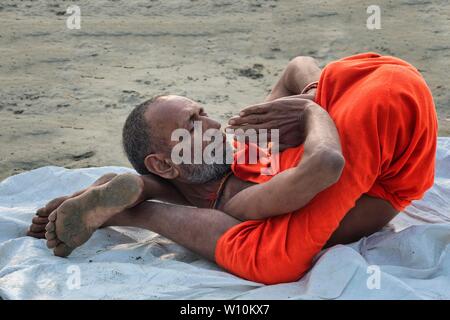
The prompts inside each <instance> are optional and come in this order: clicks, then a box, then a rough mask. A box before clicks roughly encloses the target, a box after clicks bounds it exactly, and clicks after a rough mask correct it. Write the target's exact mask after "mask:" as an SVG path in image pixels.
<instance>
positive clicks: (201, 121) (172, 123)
mask: <svg viewBox="0 0 450 320" xmlns="http://www.w3.org/2000/svg"><path fill="white" fill-rule="evenodd" d="M146 119H147V121H149V123H150V126H151V128H152V134H153V135H157V136H158V137H159V139H160V142H161V144H162V145H163V146H167V147H166V148H165V150H164V154H165V156H166V160H167V161H170V162H171V163H172V164H173V166H175V167H176V168H177V169H178V171H179V173H180V175H179V177H178V179H179V180H180V181H184V182H188V183H204V182H207V181H210V180H216V179H218V178H221V177H222V176H223V175H224V174H226V173H227V172H228V171H229V170H230V165H229V164H226V161H223V163H222V164H220V163H212V164H211V163H210V164H207V163H204V161H202V163H201V164H195V163H194V161H193V159H194V153H195V152H197V153H198V152H199V151H200V149H199V148H195V144H196V143H197V144H198V145H200V143H201V156H202V159H203V160H205V159H204V157H203V155H204V150H205V148H206V147H207V146H208V145H209V144H211V143H213V142H214V139H212V141H206V140H204V139H202V136H201V135H199V134H198V133H199V129H200V128H201V132H202V133H205V132H207V130H209V132H214V133H215V134H216V135H218V134H220V137H221V143H222V142H225V143H224V144H223V146H224V149H223V150H220V152H221V154H223V160H225V156H226V152H230V148H231V146H230V145H229V144H228V143H226V140H225V134H224V133H223V132H222V131H221V130H220V127H221V125H220V123H219V122H217V121H215V120H213V119H211V118H209V117H208V115H207V113H206V112H205V110H204V109H203V108H202V107H201V106H199V105H198V104H197V103H196V102H195V101H192V100H190V99H188V98H185V97H181V96H175V95H169V96H163V97H160V98H159V99H158V100H157V102H156V104H155V105H154V106H153V107H152V108H149V110H148V111H147V112H146ZM177 129H185V132H188V134H189V139H190V146H191V156H192V159H191V161H190V162H189V163H182V164H174V163H173V161H172V160H173V159H171V151H172V148H173V147H174V146H176V145H177V144H178V143H179V141H178V140H175V141H172V133H173V132H174V131H175V130H177ZM199 140H200V142H199ZM227 149H228V150H227Z"/></svg>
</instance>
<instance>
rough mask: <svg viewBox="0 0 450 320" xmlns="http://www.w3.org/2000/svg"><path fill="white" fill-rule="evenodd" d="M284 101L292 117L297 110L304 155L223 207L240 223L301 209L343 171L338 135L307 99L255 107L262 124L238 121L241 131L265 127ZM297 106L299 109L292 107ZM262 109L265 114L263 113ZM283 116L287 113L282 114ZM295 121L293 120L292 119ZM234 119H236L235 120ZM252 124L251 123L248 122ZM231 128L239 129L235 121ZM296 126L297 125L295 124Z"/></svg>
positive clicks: (327, 120) (327, 119)
mask: <svg viewBox="0 0 450 320" xmlns="http://www.w3.org/2000/svg"><path fill="white" fill-rule="evenodd" d="M287 101H289V103H290V107H289V108H288V109H289V110H291V112H292V115H291V118H292V117H294V115H295V114H298V113H299V112H300V109H301V111H302V112H303V113H304V115H303V117H302V119H299V121H301V120H303V121H304V124H303V126H304V127H305V131H306V139H305V142H304V153H303V157H302V160H301V161H300V163H299V164H298V166H296V167H294V168H291V169H288V170H285V171H283V172H281V173H279V174H277V175H276V176H274V177H273V178H272V179H271V180H269V181H268V182H266V183H262V184H259V185H255V186H252V187H250V188H247V189H245V190H243V191H241V192H239V193H238V194H237V195H235V196H234V197H233V198H231V200H230V201H229V202H228V203H227V204H226V205H225V207H224V211H225V212H226V213H228V214H230V215H232V216H234V217H236V218H238V219H240V220H248V219H263V218H268V217H271V216H276V215H280V214H284V213H287V212H291V211H293V210H297V209H300V208H302V207H303V206H305V205H306V204H307V203H308V202H309V201H311V199H312V198H314V197H315V196H316V194H318V193H319V192H321V191H322V190H324V189H326V188H328V187H329V186H331V185H332V184H334V183H335V182H337V180H338V179H339V177H340V175H341V172H342V170H343V168H344V164H345V160H344V157H343V156H342V152H341V146H340V142H339V135H338V132H337V130H336V127H335V125H334V123H333V121H332V120H331V118H330V116H329V115H328V113H327V112H326V111H325V110H324V109H323V108H322V107H320V106H319V105H317V104H315V103H314V102H312V101H310V100H305V99H300V98H291V99H289V100H287V99H286V98H284V99H279V100H277V101H275V102H271V103H266V104H264V105H263V106H259V109H258V108H255V110H256V112H257V114H258V117H259V118H260V120H261V122H262V124H248V121H247V120H242V123H247V124H245V125H243V127H245V128H249V127H253V128H255V129H258V128H263V127H267V126H264V124H267V123H271V124H272V125H273V127H275V128H276V127H277V125H276V124H274V122H273V120H272V121H271V120H270V119H271V118H272V119H276V117H277V115H279V112H280V110H287V109H283V108H284V107H283V106H282V104H285V103H286V102H287ZM293 103H294V104H295V103H296V104H297V105H298V108H299V110H297V111H296V110H295V108H292V104H293ZM264 110H266V111H267V113H263V111H264ZM284 115H285V116H286V117H289V114H287V113H284ZM294 118H295V117H294ZM237 120H238V119H237ZM250 122H252V121H250ZM237 123H238V124H237V125H235V126H233V128H239V127H241V126H240V125H239V123H240V122H239V120H238V121H237ZM299 126H301V125H300V124H299Z"/></svg>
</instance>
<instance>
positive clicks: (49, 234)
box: [45, 231, 56, 240]
mask: <svg viewBox="0 0 450 320" xmlns="http://www.w3.org/2000/svg"><path fill="white" fill-rule="evenodd" d="M45 239H47V240H53V239H56V233H54V232H48V231H47V232H46V233H45Z"/></svg>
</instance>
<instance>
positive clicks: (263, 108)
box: [239, 102, 272, 117]
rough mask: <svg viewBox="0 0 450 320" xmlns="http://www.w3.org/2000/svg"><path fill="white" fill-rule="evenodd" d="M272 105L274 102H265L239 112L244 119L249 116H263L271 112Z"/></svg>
mask: <svg viewBox="0 0 450 320" xmlns="http://www.w3.org/2000/svg"><path fill="white" fill-rule="evenodd" d="M271 105H272V102H264V103H260V104H255V105H251V106H248V107H245V108H244V109H242V110H241V111H240V112H239V116H241V117H243V116H246V115H249V114H263V113H266V112H268V111H269V110H270V106H271Z"/></svg>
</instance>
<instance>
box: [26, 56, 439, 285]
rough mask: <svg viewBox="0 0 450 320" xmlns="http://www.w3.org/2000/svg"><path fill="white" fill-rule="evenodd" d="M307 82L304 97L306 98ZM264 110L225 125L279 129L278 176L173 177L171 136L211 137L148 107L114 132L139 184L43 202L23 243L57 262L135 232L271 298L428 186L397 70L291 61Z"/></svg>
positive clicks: (177, 102) (421, 143) (418, 84)
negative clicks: (106, 231) (108, 230)
mask: <svg viewBox="0 0 450 320" xmlns="http://www.w3.org/2000/svg"><path fill="white" fill-rule="evenodd" d="M319 79H320V80H319ZM317 80H319V82H318V87H317V92H314V91H315V90H316V89H315V88H314V85H308V84H311V83H314V81H317ZM311 88H312V89H311ZM308 89H311V90H310V92H309V93H315V97H314V102H313V101H311V100H308V99H306V98H307V96H305V95H304V93H305V91H306V90H308ZM266 100H267V102H265V103H263V104H259V105H256V106H252V107H249V108H246V109H244V110H243V112H241V113H240V115H239V117H236V118H233V119H232V120H230V125H231V128H243V129H247V128H255V129H259V128H267V129H273V128H277V129H280V132H281V134H280V145H281V146H282V147H281V149H283V151H282V152H281V153H280V155H279V156H280V157H279V164H280V169H281V170H280V173H278V174H276V175H274V176H266V175H262V174H261V168H262V167H263V166H264V165H263V164H261V163H258V164H238V163H234V164H233V165H232V172H233V174H232V175H229V174H228V170H229V168H228V167H227V166H226V165H221V164H216V165H205V164H200V165H187V164H180V165H176V164H174V163H173V161H172V160H171V157H170V155H171V153H170V150H171V149H172V147H173V146H174V143H175V142H173V141H171V139H170V137H171V134H170V133H171V132H173V130H175V129H177V128H180V127H182V128H185V129H187V130H192V128H193V126H194V121H201V123H202V126H203V129H205V130H206V129H211V128H212V129H217V130H218V129H219V128H220V125H219V124H218V123H217V122H215V121H213V120H212V119H210V118H208V116H207V114H206V113H205V111H204V110H203V109H202V108H201V107H199V106H198V105H197V104H196V103H195V102H193V101H191V100H189V99H187V98H183V97H178V96H164V97H159V98H157V99H154V100H151V101H147V102H146V103H144V104H142V105H140V106H138V107H136V108H135V109H134V110H133V111H132V113H131V114H130V116H129V117H128V119H127V121H126V123H125V126H124V131H123V137H124V147H125V150H126V152H127V156H128V158H129V160H130V162H131V163H132V164H133V167H134V168H135V169H136V170H137V171H138V172H139V173H140V174H141V176H138V175H130V174H126V175H119V176H114V175H109V176H104V177H102V178H100V179H99V180H98V181H97V182H96V183H94V185H93V186H91V187H90V188H88V189H87V190H83V191H80V192H78V193H76V194H75V195H72V196H71V197H63V198H59V199H55V200H53V201H52V202H50V203H49V204H47V205H46V206H45V207H44V208H41V209H39V210H38V216H37V217H35V218H34V220H33V224H32V225H31V227H30V233H29V234H30V235H33V236H37V237H42V236H43V234H44V228H45V230H46V233H45V237H46V238H47V240H48V246H49V248H53V250H54V253H55V254H56V255H58V256H67V255H68V254H70V252H71V251H72V250H73V249H74V248H76V247H77V246H79V245H81V244H83V243H84V242H85V241H87V240H88V239H89V237H90V236H91V235H92V233H93V232H94V231H95V230H96V229H97V228H100V227H102V226H110V225H120V226H135V227H142V228H147V229H150V230H152V231H154V232H157V233H160V234H162V235H163V236H166V237H168V238H169V239H172V240H173V241H175V242H177V243H179V244H181V245H183V246H186V247H187V248H189V249H191V250H193V251H195V252H197V253H199V254H201V255H202V256H204V257H205V258H208V259H210V260H213V261H216V262H217V263H218V264H219V265H220V266H222V267H223V268H225V269H227V270H229V271H230V272H232V273H234V274H236V275H238V276H241V277H243V278H246V279H250V280H253V281H258V282H262V283H266V284H274V283H280V282H288V281H295V280H298V279H299V278H300V277H301V276H302V275H303V274H304V273H305V272H306V271H307V270H308V269H309V267H310V266H311V263H312V259H313V258H314V256H315V255H316V254H317V253H318V252H319V251H320V250H321V249H322V248H324V247H327V246H331V245H334V244H338V243H348V242H351V241H355V240H357V239H359V238H360V237H362V236H365V235H369V234H371V233H373V232H376V231H378V230H379V229H380V228H382V227H383V226H384V225H386V224H387V223H388V222H389V221H390V220H391V219H392V218H393V217H394V216H395V215H396V214H397V213H398V212H399V211H401V210H403V209H404V207H406V206H407V205H408V204H410V203H411V201H412V200H414V199H419V198H421V197H422V196H423V194H424V192H425V191H426V190H427V189H428V188H430V187H431V185H432V184H433V177H434V156H435V148H436V135H437V120H436V114H435V110H434V104H433V100H432V97H431V94H430V91H429V89H428V88H427V86H426V84H425V81H424V80H423V78H422V77H421V76H420V74H419V73H418V71H417V70H416V69H415V68H414V67H413V66H411V65H409V64H408V63H406V62H404V61H402V60H400V59H397V58H394V57H386V56H380V55H377V54H373V53H367V54H360V55H356V56H352V57H348V58H345V59H341V60H339V61H335V62H333V63H331V64H329V65H327V66H326V68H325V69H324V70H323V71H320V69H319V68H318V67H317V65H316V64H315V62H314V60H312V59H310V58H296V59H294V60H292V61H291V62H290V63H289V65H288V67H287V68H286V69H285V71H284V72H283V75H282V76H281V78H280V80H279V81H278V82H277V84H276V85H275V87H274V88H273V90H272V92H271V93H270V95H269V97H268V98H267V99H266ZM333 121H334V124H335V125H336V127H335V126H334V124H333ZM336 128H337V130H336ZM283 133H284V134H283ZM192 138H193V135H192ZM341 144H342V150H341ZM205 147H206V144H205V143H204V144H203V148H205ZM244 152H245V151H244ZM344 159H345V161H344ZM146 199H154V200H162V201H166V202H170V203H173V204H178V205H172V204H163V203H154V202H146V201H144V200H146ZM180 205H181V206H180ZM187 206H195V207H197V208H193V207H187ZM208 208H209V209H208ZM47 217H48V218H47ZM242 221H243V222H242ZM47 222H48V224H47V225H46V226H45V227H44V225H45V224H46V223H47Z"/></svg>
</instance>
